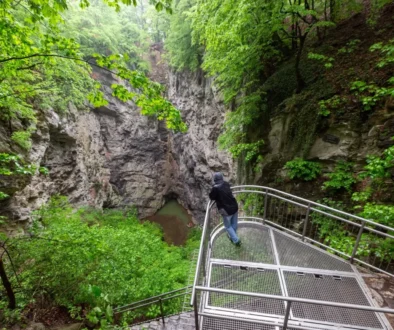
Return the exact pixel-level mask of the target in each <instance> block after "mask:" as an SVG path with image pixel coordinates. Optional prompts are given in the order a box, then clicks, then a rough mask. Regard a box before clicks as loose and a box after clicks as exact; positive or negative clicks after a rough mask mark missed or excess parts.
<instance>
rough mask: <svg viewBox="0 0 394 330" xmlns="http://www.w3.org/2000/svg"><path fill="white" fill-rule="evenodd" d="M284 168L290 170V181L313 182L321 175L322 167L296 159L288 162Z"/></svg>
mask: <svg viewBox="0 0 394 330" xmlns="http://www.w3.org/2000/svg"><path fill="white" fill-rule="evenodd" d="M284 168H285V169H286V170H288V171H289V172H288V176H289V178H290V179H301V180H304V181H311V180H314V179H316V178H317V177H318V176H319V174H320V173H321V166H320V164H318V163H316V162H309V161H307V160H303V159H301V158H295V159H293V160H291V161H288V162H287V163H286V164H285V166H284Z"/></svg>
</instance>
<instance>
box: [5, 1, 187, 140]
mask: <svg viewBox="0 0 394 330" xmlns="http://www.w3.org/2000/svg"><path fill="white" fill-rule="evenodd" d="M104 3H106V4H108V5H109V6H112V7H114V9H115V10H120V8H121V4H125V5H131V4H134V5H136V1H131V0H121V1H118V0H114V1H107V0H104ZM154 3H155V5H156V8H158V9H163V8H166V9H167V8H169V6H170V0H165V1H155V2H154ZM79 4H80V6H81V7H83V8H87V7H88V6H89V5H90V4H89V2H88V1H87V0H81V1H80V2H79ZM69 7H70V3H69V2H67V1H63V0H55V1H53V2H48V1H44V0H34V1H32V0H26V1H14V2H2V4H1V8H2V16H1V17H0V29H1V38H0V109H1V113H0V117H1V118H0V119H2V120H7V121H8V122H9V125H10V127H11V129H12V130H13V125H12V123H13V121H22V123H23V125H24V127H25V130H24V132H26V133H25V134H24V135H21V134H19V136H23V137H24V139H25V140H28V139H29V137H30V134H31V133H32V132H33V131H34V130H35V126H36V122H37V113H38V112H40V111H45V109H48V108H53V109H54V110H56V111H58V112H61V111H67V107H68V103H69V102H73V103H74V104H75V105H76V106H77V107H82V106H84V107H86V104H85V103H86V101H85V100H86V96H87V95H88V99H89V101H90V102H91V103H92V104H93V105H94V106H101V105H104V104H106V100H105V99H104V95H103V93H102V92H101V90H100V87H101V86H100V84H99V83H98V82H97V81H94V80H93V79H92V78H91V77H90V73H91V66H92V65H93V66H100V67H102V68H103V69H104V70H107V71H111V72H112V73H114V74H116V75H117V76H118V77H120V78H121V79H123V80H125V82H126V83H127V84H125V83H122V84H114V85H113V86H112V89H113V94H114V95H115V96H116V97H119V98H120V99H121V100H122V101H124V102H125V101H134V102H135V103H136V104H137V105H138V106H139V107H141V112H142V113H143V114H145V115H149V116H155V117H157V118H158V119H159V120H165V121H166V124H167V127H168V128H169V129H173V130H175V131H185V130H186V126H185V124H184V123H183V122H182V119H181V116H180V113H179V111H178V110H177V109H175V108H174V107H173V106H172V105H171V104H170V103H169V102H168V101H166V100H165V99H164V98H163V97H162V94H163V89H162V87H160V86H159V85H158V84H156V83H154V82H152V81H150V80H149V79H148V78H146V77H145V75H144V74H143V73H141V72H139V71H132V70H130V69H129V68H128V67H127V64H126V63H125V62H127V61H128V58H130V56H129V55H128V54H126V55H125V56H121V55H116V54H115V55H109V52H106V51H104V52H103V53H104V54H100V53H98V52H97V53H93V54H92V56H93V58H94V60H88V59H87V58H86V57H85V55H86V54H84V52H83V49H82V48H81V47H80V44H79V43H78V42H77V41H76V40H75V39H73V38H69V37H67V36H64V35H63V34H62V33H61V31H62V30H65V29H66V27H65V24H67V22H65V21H64V19H63V18H62V14H64V13H66V11H67V10H68V8H69ZM79 36H81V35H79ZM96 50H97V49H96ZM104 50H105V49H104ZM109 50H111V49H109ZM130 53H131V52H130V51H129V54H130ZM128 86H129V87H128ZM18 126H19V125H18ZM19 140H21V139H19ZM21 142H22V143H23V141H21ZM25 145H28V144H25Z"/></svg>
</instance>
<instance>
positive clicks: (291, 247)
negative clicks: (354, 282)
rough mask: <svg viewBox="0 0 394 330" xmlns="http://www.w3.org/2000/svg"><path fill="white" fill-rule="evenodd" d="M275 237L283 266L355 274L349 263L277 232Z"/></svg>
mask: <svg viewBox="0 0 394 330" xmlns="http://www.w3.org/2000/svg"><path fill="white" fill-rule="evenodd" d="M274 236H275V243H276V248H277V251H278V254H279V261H280V264H281V265H283V266H295V267H305V268H316V269H325V270H337V271H344V272H353V270H352V267H351V266H350V265H349V264H348V263H346V262H345V261H341V260H339V259H336V258H334V257H332V256H330V255H329V254H328V253H327V252H324V251H319V250H317V249H315V248H313V247H310V246H308V245H306V244H304V243H302V242H299V241H297V240H295V239H294V238H291V237H288V236H286V235H283V234H281V233H279V232H277V231H274Z"/></svg>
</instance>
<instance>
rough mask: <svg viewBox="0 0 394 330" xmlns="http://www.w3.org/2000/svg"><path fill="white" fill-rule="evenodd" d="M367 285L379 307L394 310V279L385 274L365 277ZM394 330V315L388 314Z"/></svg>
mask: <svg viewBox="0 0 394 330" xmlns="http://www.w3.org/2000/svg"><path fill="white" fill-rule="evenodd" d="M364 281H365V283H366V284H367V286H368V288H369V290H370V291H371V294H372V298H373V299H374V300H375V302H376V304H377V305H378V306H379V307H383V308H390V309H394V278H393V277H390V276H388V275H384V274H374V276H372V277H365V278H364ZM386 317H387V319H388V320H389V322H390V324H391V326H392V327H393V328H394V315H393V314H386Z"/></svg>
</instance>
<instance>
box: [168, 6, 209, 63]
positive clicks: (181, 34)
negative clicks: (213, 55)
mask: <svg viewBox="0 0 394 330" xmlns="http://www.w3.org/2000/svg"><path fill="white" fill-rule="evenodd" d="M195 2H196V1H195V0H176V1H175V3H174V12H173V14H172V15H171V17H170V27H169V31H168V37H167V39H166V40H165V50H166V51H167V59H168V61H169V64H170V66H171V67H172V68H174V69H176V70H177V71H182V70H185V69H189V70H191V71H195V70H197V69H198V68H199V66H200V64H201V61H202V50H201V49H200V46H199V45H198V43H197V42H196V41H195V42H194V43H193V42H192V27H191V20H190V15H191V14H192V13H191V11H190V10H191V9H192V7H193V5H194V4H195Z"/></svg>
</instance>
